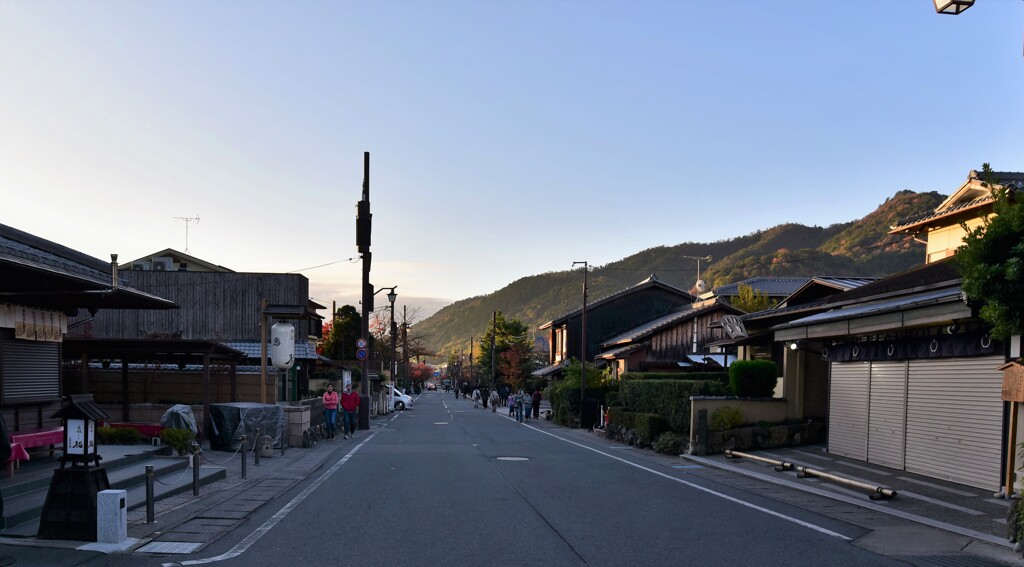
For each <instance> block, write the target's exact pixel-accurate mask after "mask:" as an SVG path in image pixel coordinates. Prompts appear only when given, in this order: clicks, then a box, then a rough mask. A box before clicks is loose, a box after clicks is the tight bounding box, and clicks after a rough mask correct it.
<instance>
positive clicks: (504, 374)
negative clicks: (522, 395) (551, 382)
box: [494, 344, 530, 389]
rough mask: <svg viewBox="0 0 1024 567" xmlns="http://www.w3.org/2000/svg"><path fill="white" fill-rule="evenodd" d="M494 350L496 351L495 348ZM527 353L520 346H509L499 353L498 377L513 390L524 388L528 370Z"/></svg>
mask: <svg viewBox="0 0 1024 567" xmlns="http://www.w3.org/2000/svg"><path fill="white" fill-rule="evenodd" d="M494 350H498V348H497V346H495V348H494ZM529 358H530V356H529V353H528V352H527V351H526V349H525V348H524V347H523V345H521V344H513V345H510V346H509V347H508V348H507V349H505V350H504V351H502V352H501V354H500V355H499V359H498V367H497V369H496V371H497V373H498V375H499V376H501V378H502V380H503V381H504V382H506V383H507V384H510V385H512V387H513V389H519V388H526V387H527V384H526V376H527V373H526V372H527V368H529V364H528V363H529Z"/></svg>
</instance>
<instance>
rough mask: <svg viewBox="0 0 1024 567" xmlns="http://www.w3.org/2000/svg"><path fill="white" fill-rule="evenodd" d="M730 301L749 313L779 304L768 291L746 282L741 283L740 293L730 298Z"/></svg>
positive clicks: (734, 305)
mask: <svg viewBox="0 0 1024 567" xmlns="http://www.w3.org/2000/svg"><path fill="white" fill-rule="evenodd" d="M729 303H730V304H731V305H732V306H733V307H735V308H737V309H741V310H743V311H746V312H747V313H754V312H757V311H764V310H765V309H771V308H772V307H775V305H777V304H778V302H777V301H775V300H774V299H771V298H770V297H768V292H766V291H758V290H756V289H754V288H753V287H752V286H750V285H747V284H744V283H741V284H740V285H739V295H738V296H737V297H734V298H732V299H730V300H729Z"/></svg>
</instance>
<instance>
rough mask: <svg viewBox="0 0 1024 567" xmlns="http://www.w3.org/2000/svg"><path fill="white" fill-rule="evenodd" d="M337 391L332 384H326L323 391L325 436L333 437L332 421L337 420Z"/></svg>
mask: <svg viewBox="0 0 1024 567" xmlns="http://www.w3.org/2000/svg"><path fill="white" fill-rule="evenodd" d="M338 401H339V399H338V392H335V391H334V384H328V385H327V391H326V392H324V419H326V420H327V438H328V439H334V423H335V422H336V421H337V420H338Z"/></svg>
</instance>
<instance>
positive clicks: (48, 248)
mask: <svg viewBox="0 0 1024 567" xmlns="http://www.w3.org/2000/svg"><path fill="white" fill-rule="evenodd" d="M0 254H7V255H10V256H13V257H15V258H21V259H23V260H29V261H31V262H35V263H36V264H41V265H43V266H49V267H51V268H57V269H59V270H62V271H65V272H70V273H73V274H77V275H79V276H85V277H87V278H89V279H91V280H95V281H96V282H97V283H102V284H103V285H109V284H110V265H109V264H105V263H104V262H103V261H102V260H100V259H99V258H93V257H92V256H88V255H86V254H83V253H81V252H78V251H76V250H72V249H70V248H67V247H65V246H61V245H59V244H57V243H55V242H50V241H49V240H45V239H42V238H39V237H38V236H33V235H31V234H28V233H27V232H22V231H20V230H18V229H15V228H12V227H9V226H5V225H0Z"/></svg>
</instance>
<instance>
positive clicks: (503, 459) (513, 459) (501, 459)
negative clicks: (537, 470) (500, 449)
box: [498, 457, 530, 461]
mask: <svg viewBox="0 0 1024 567" xmlns="http://www.w3.org/2000/svg"><path fill="white" fill-rule="evenodd" d="M498 460H499V461H529V460H530V459H529V458H528V457H498Z"/></svg>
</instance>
